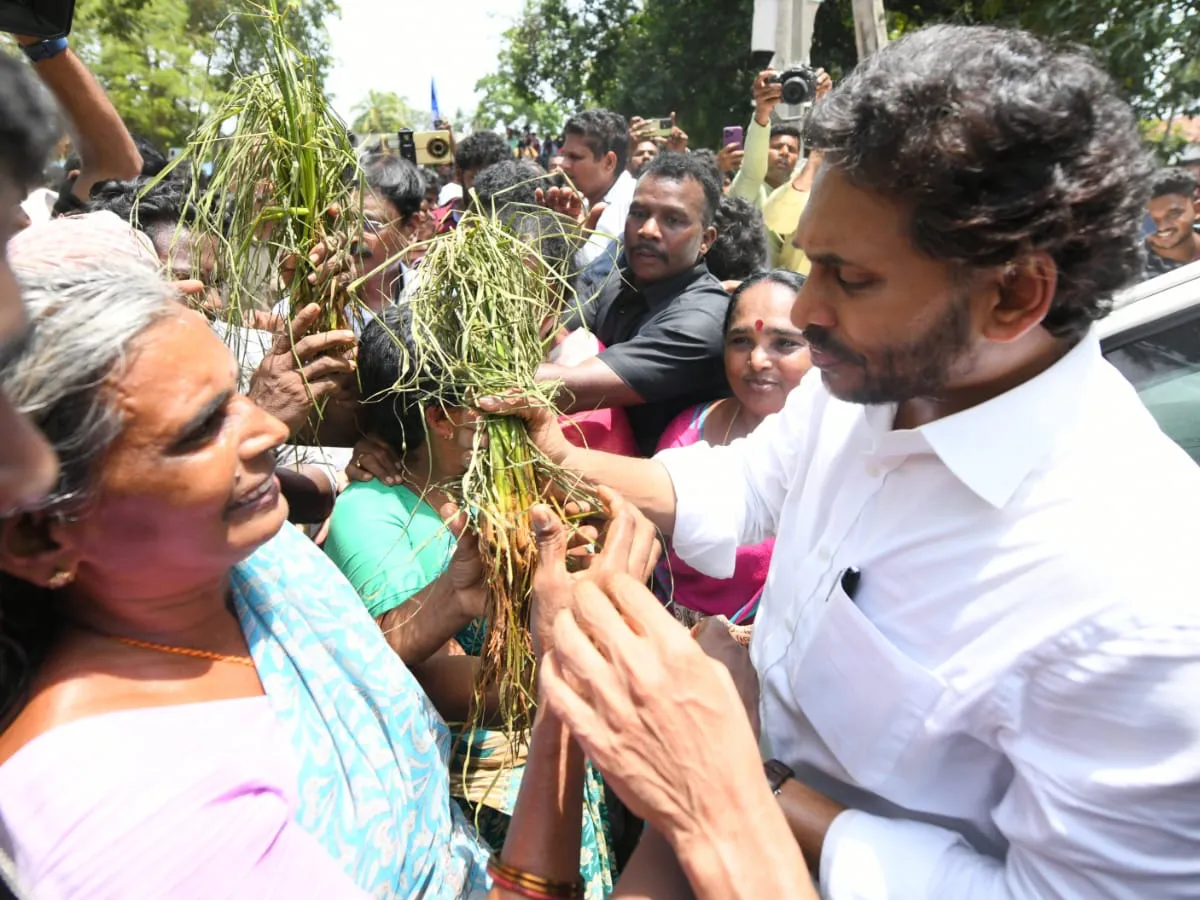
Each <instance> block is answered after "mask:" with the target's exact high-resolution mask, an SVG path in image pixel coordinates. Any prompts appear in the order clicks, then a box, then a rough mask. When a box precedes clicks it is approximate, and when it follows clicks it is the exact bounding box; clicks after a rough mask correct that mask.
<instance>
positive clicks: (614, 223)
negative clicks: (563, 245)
mask: <svg viewBox="0 0 1200 900" xmlns="http://www.w3.org/2000/svg"><path fill="white" fill-rule="evenodd" d="M563 134H564V135H565V136H566V138H565V140H564V141H563V147H562V156H563V163H562V170H563V172H565V173H566V175H567V177H568V178H570V179H571V182H572V184H574V185H575V187H576V189H578V190H579V192H580V193H582V194H583V196H584V197H586V198H587V201H588V203H589V204H591V205H592V206H593V207H594V206H596V205H597V204H599V203H603V204H604V212H603V213H602V214H601V216H600V220H599V221H598V222H597V223H596V229H595V233H594V234H592V236H591V237H590V238H589V239H588V242H587V243H586V244H585V245H584V246H583V248H582V249H581V250H580V251H579V253H578V254H577V255H576V258H575V263H576V265H577V266H578V267H579V268H581V269H582V268H583V267H584V266H587V265H588V264H589V263H592V262H594V261H595V260H596V258H597V257H599V256H600V254H601V253H603V252H605V251H606V250H607V251H610V252H615V246H614V245H615V242H616V241H617V239H618V238H619V237H620V236H621V235H623V234H624V233H625V217H626V216H627V215H628V214H629V205H630V204H631V203H632V202H633V190H634V188H635V187H636V186H637V181H636V179H634V177H633V176H632V175H630V174H629V173H628V172H627V171H626V170H625V163H626V160H627V158H628V156H629V126H628V124H627V123H626V122H625V117H624V116H620V115H618V114H617V113H615V112H610V111H608V110H607V109H587V110H584V111H583V112H581V113H579V115H577V116H572V117H571V118H570V119H568V120H567V124H566V125H565V126H564V127H563Z"/></svg>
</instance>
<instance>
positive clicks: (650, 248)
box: [629, 241, 667, 262]
mask: <svg viewBox="0 0 1200 900" xmlns="http://www.w3.org/2000/svg"><path fill="white" fill-rule="evenodd" d="M639 251H640V252H643V253H652V254H654V255H655V256H657V257H658V258H659V259H661V260H662V261H663V262H666V261H667V254H665V253H664V252H663V251H661V250H659V249H658V247H656V246H655V245H654V244H650V243H647V242H646V241H638V242H637V243H635V244H632V245H631V246H630V248H629V252H630V253H637V252H639Z"/></svg>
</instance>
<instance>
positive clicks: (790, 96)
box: [780, 75, 811, 106]
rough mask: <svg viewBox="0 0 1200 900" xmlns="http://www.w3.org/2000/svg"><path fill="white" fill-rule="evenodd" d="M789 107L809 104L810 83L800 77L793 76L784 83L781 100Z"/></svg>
mask: <svg viewBox="0 0 1200 900" xmlns="http://www.w3.org/2000/svg"><path fill="white" fill-rule="evenodd" d="M780 99H782V101H783V102H784V103H786V104H788V105H789V106H795V105H797V104H800V103H807V102H808V101H809V100H810V99H811V98H810V95H809V90H808V81H806V80H805V79H804V78H803V77H801V76H799V75H793V76H792V77H791V78H788V79H787V80H786V81H784V82H783V97H782V98H780Z"/></svg>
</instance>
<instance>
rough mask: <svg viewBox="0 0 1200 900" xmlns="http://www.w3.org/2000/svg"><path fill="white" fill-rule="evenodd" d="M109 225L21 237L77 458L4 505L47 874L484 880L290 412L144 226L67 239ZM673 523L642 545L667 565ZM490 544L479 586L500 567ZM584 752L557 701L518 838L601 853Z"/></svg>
mask: <svg viewBox="0 0 1200 900" xmlns="http://www.w3.org/2000/svg"><path fill="white" fill-rule="evenodd" d="M83 227H84V226H81V225H79V224H77V223H76V224H71V225H64V224H60V223H59V222H55V223H51V224H49V225H46V226H42V228H45V229H51V230H52V231H51V232H49V233H48V235H49V236H48V237H47V236H43V237H41V238H39V237H38V235H36V234H34V235H31V239H30V240H29V241H28V242H27V246H26V247H25V248H24V252H21V250H22V248H16V252H14V253H13V266H14V269H15V270H16V273H17V276H18V279H19V281H20V283H21V287H22V289H23V291H24V294H25V300H26V303H27V305H28V312H29V318H30V320H31V321H32V323H33V325H34V329H33V332H32V338H31V340H30V341H29V342H28V344H27V345H26V346H25V348H24V349H23V350H22V351H20V352H18V353H16V354H14V356H13V358H12V359H10V360H9V361H8V362H7V363H6V364H5V365H4V366H3V367H2V368H0V389H2V390H3V391H4V392H5V394H6V395H7V396H8V397H9V398H10V399H11V401H12V403H13V404H14V406H15V407H16V409H17V410H18V411H19V412H21V413H24V414H25V415H27V416H28V417H29V419H30V420H31V422H32V424H33V425H35V426H37V427H39V428H40V429H41V430H42V431H43V432H44V433H45V435H46V437H47V438H48V439H49V441H50V444H51V446H52V447H53V448H54V450H56V451H57V453H58V456H59V460H60V469H59V474H58V478H57V481H56V482H55V484H54V486H53V487H52V488H51V490H50V491H49V494H48V495H47V496H46V497H45V499H44V500H43V501H41V502H40V503H39V504H38V505H36V506H35V507H31V508H29V507H27V508H26V509H24V510H22V511H19V512H12V513H10V514H8V515H7V517H5V518H3V519H0V630H2V634H0V637H2V640H0V685H3V688H2V690H0V720H2V727H3V732H2V733H0V816H2V817H3V820H4V821H5V822H6V823H7V826H8V829H9V831H10V832H11V835H12V839H13V842H14V844H15V847H14V851H15V857H16V860H17V864H18V866H19V869H20V871H21V874H22V876H23V878H24V880H25V881H26V882H27V883H28V884H29V886H30V887H31V888H32V889H33V893H34V895H35V896H45V897H80V898H82V897H88V898H94V897H113V898H118V897H122V898H124V897H137V896H155V897H166V896H170V897H193V896H194V897H212V896H233V895H237V896H254V897H259V896H289V897H313V898H316V897H321V898H324V897H339V898H341V897H368V896H371V897H405V898H407V897H414V898H416V897H429V898H457V897H483V896H484V894H485V893H486V891H487V889H488V887H489V879H488V875H487V871H486V863H487V853H488V848H486V846H485V845H484V844H483V842H481V841H480V839H479V838H478V836H477V835H476V834H475V833H474V831H473V829H472V828H471V827H470V826H469V825H468V824H467V823H466V822H465V821H464V819H463V817H462V815H461V813H460V812H459V810H458V809H457V808H455V807H454V806H453V804H452V803H451V801H450V796H449V786H448V776H447V768H446V765H447V758H448V752H449V735H448V732H447V730H446V727H445V725H444V724H443V722H442V720H441V719H440V718H439V717H438V715H437V713H436V711H435V710H434V708H433V706H432V704H431V703H430V701H429V700H428V699H427V697H426V696H425V695H424V693H422V691H421V690H420V688H419V687H418V685H417V683H416V682H415V681H414V679H413V677H412V675H411V674H410V673H409V671H408V670H407V669H406V668H405V667H404V665H403V664H402V663H401V661H400V660H399V659H398V657H397V656H396V655H395V654H394V653H393V652H392V650H391V649H390V648H389V647H388V645H387V643H386V642H385V641H384V640H383V639H382V638H381V637H380V634H379V630H378V628H377V627H376V625H375V623H374V622H373V621H372V620H371V618H370V616H369V615H368V614H367V612H366V610H365V609H364V608H363V606H362V603H361V601H360V600H359V598H358V596H357V594H356V593H355V592H354V590H353V588H352V587H351V586H350V585H349V583H348V582H346V581H345V579H344V578H343V577H342V576H341V574H340V573H339V572H338V571H337V569H336V568H335V567H334V566H333V565H332V564H331V563H329V562H328V560H327V559H326V557H325V556H324V555H323V554H322V553H321V552H320V551H319V550H317V549H316V548H315V547H314V546H313V545H312V543H311V542H310V541H308V540H306V539H305V538H304V537H303V536H301V535H300V534H299V532H297V531H296V530H295V529H294V528H292V527H291V526H289V525H287V524H286V523H285V519H286V515H287V508H286V503H285V502H284V501H283V500H282V499H281V496H280V492H279V485H278V481H277V479H276V477H275V472H274V465H275V463H274V455H273V450H274V449H275V447H276V446H278V445H279V443H281V442H282V441H283V440H284V439H285V438H286V435H287V429H286V428H285V427H284V426H283V425H282V424H281V423H280V422H279V421H277V420H276V419H274V418H272V417H271V416H269V415H268V414H266V413H265V412H263V411H262V410H260V409H258V408H257V407H255V406H254V404H252V403H251V402H250V401H249V400H247V399H246V398H245V397H244V396H241V395H239V394H238V393H237V391H236V386H237V374H238V372H237V365H236V363H235V362H234V360H233V358H232V357H231V355H230V354H229V352H228V350H227V349H226V348H225V347H224V346H223V345H222V344H221V342H220V340H219V339H218V338H217V337H216V336H215V335H213V333H212V331H211V330H210V329H209V328H208V327H207V324H206V322H205V320H204V319H203V317H202V316H200V315H199V314H198V313H196V312H192V311H189V310H188V309H187V308H186V307H185V306H184V305H183V304H181V303H179V302H177V295H176V293H175V291H174V290H173V289H172V288H171V286H170V285H168V284H166V283H165V282H163V281H162V280H161V278H160V276H159V275H158V274H157V271H156V265H155V261H154V260H153V259H152V258H150V259H148V258H147V257H146V256H145V254H144V253H142V251H141V250H139V249H138V248H139V245H138V243H137V242H136V241H134V242H132V243H129V233H128V231H127V230H126V231H125V232H124V233H123V234H122V235H120V236H119V237H118V232H113V233H111V234H110V233H105V235H103V236H102V238H101V241H100V243H99V244H98V245H97V244H96V243H95V242H93V243H92V244H91V245H90V247H91V249H92V250H93V251H94V250H97V249H98V247H103V246H105V245H106V244H107V245H108V251H109V252H104V253H99V252H83V251H82V250H81V251H80V252H74V251H73V252H72V253H71V255H70V258H66V256H65V255H60V256H59V258H58V259H54V258H53V254H52V253H47V252H43V251H44V250H45V249H46V248H47V247H49V246H52V245H53V244H58V245H59V246H60V247H61V246H62V243H61V239H62V236H63V234H64V231H63V229H64V228H67V229H74V230H73V231H72V232H71V233H72V235H73V236H74V237H75V238H76V239H80V240H82V238H83V234H82V232H80V229H82V228H83ZM113 240H117V242H118V244H119V250H117V251H116V252H113V251H114V248H113V246H112V241H113ZM73 246H76V247H79V246H81V245H80V244H75V245H73ZM642 530H643V531H644V530H645V529H644V528H643V529H642ZM651 534H652V532H651ZM652 545H653V540H652V538H650V539H649V540H647V539H646V538H645V537H643V538H642V539H641V541H640V543H639V545H638V546H639V548H640V549H638V551H637V552H636V553H632V554H628V558H629V560H631V561H632V562H631V563H630V565H632V566H633V569H634V570H635V571H638V572H640V573H641V574H643V575H644V574H646V572H648V569H647V566H648V565H649V566H652V565H653V560H652V559H651V558H650V553H649V551H648V550H647V549H646V548H647V547H650V546H652ZM471 553H472V548H470V547H469V546H468V547H467V548H466V549H465V550H464V552H463V554H462V555H461V556H462V558H463V559H464V561H467V562H469V558H470V556H471ZM611 558H612V557H611V555H610V556H609V559H611ZM469 569H470V567H469V565H464V566H460V567H459V569H458V574H459V575H460V576H461V577H460V578H459V579H458V580H457V581H455V582H454V583H453V584H452V585H451V588H452V590H454V591H461V592H464V593H469V592H472V591H476V590H478V589H479V584H478V582H479V579H480V574H481V573H480V572H479V569H478V568H476V569H475V572H474V574H473V575H472V574H471V573H470V572H469ZM541 609H542V610H543V615H549V614H550V612H552V608H551V607H549V606H548V605H547V604H541ZM538 623H542V625H544V623H543V622H542V619H538V620H537V621H536V622H535V625H537V627H536V628H535V635H536V636H537V639H538V642H539V647H541V648H543V649H544V647H545V640H544V639H543V634H544V633H545V632H548V627H542V625H539V624H538ZM568 748H570V752H569V753H568ZM568 756H570V757H571V759H570V760H568V759H567V757H568ZM582 767H583V763H582V757H581V756H579V753H578V750H577V749H576V748H573V745H571V742H570V741H569V740H568V739H567V738H566V736H565V732H564V731H563V729H562V727H561V725H558V724H557V722H556V721H555V720H553V719H552V718H550V717H549V716H542V717H539V720H538V724H535V727H534V742H533V745H532V746H531V748H530V750H529V758H528V770H527V772H526V778H525V783H526V785H527V786H528V787H529V788H530V790H529V791H528V795H527V797H525V798H522V800H521V802H520V803H519V804H518V805H519V809H518V812H517V815H516V816H515V818H514V824H513V828H512V830H511V832H510V837H509V844H510V848H509V849H508V850H507V851H506V852H507V853H509V854H510V856H509V859H510V860H511V861H514V864H517V865H523V866H525V867H527V868H533V869H534V870H537V869H539V868H540V869H541V870H542V871H543V872H544V873H546V874H547V875H557V876H558V877H559V878H560V880H563V879H566V880H570V881H572V883H573V882H574V881H576V880H577V876H578V865H579V849H578V848H579V840H580V832H579V829H580V816H579V808H580V807H579V800H577V799H576V800H574V802H573V803H572V799H571V798H573V797H575V796H581V795H582ZM576 769H577V770H578V774H576V773H575V770H576ZM64 773H75V774H76V775H77V776H78V777H76V778H70V777H64ZM564 782H566V783H568V786H567V787H565V788H564V787H563V783H564ZM564 810H565V813H564V812H563V811H564ZM493 895H494V896H495V897H509V896H519V895H511V894H509V893H506V892H505V891H504V890H503V889H502V888H498V889H497V890H495V891H494V892H493Z"/></svg>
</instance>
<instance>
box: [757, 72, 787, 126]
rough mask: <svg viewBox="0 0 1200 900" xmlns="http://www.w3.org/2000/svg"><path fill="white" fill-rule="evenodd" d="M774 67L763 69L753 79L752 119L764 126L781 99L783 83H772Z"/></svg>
mask: <svg viewBox="0 0 1200 900" xmlns="http://www.w3.org/2000/svg"><path fill="white" fill-rule="evenodd" d="M775 74H776V73H775V70H774V69H764V70H763V71H762V72H759V73H758V75H757V76H756V77H755V79H754V121H755V122H757V123H758V124H759V125H762V126H763V127H764V128H766V127H768V126H770V124H771V113H773V112H774V111H775V107H776V106H778V105H779V101H780V100H782V99H783V85H782V84H773V83H772V82H771V79H772V78H774V77H775Z"/></svg>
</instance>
